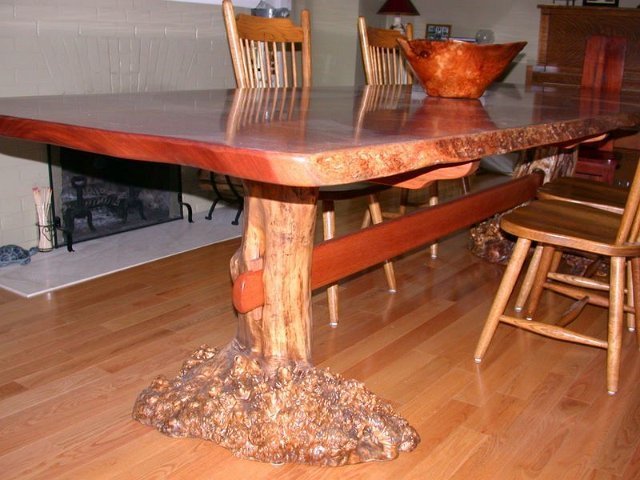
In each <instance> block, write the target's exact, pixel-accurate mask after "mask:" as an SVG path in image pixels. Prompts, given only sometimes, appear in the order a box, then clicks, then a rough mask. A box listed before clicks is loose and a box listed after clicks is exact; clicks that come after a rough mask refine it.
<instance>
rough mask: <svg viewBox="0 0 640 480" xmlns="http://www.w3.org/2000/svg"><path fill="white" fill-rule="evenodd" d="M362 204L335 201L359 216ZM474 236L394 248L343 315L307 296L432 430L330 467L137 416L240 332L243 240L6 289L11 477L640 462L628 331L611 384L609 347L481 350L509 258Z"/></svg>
mask: <svg viewBox="0 0 640 480" xmlns="http://www.w3.org/2000/svg"><path fill="white" fill-rule="evenodd" d="M391 200H392V199H391V198H387V201H391ZM340 208H342V207H341V206H340V205H339V206H338V209H340ZM361 208H362V207H361V205H359V204H351V205H349V206H348V209H349V210H348V212H347V214H345V213H343V214H342V215H340V210H339V211H338V214H339V216H340V217H341V218H343V219H345V218H346V219H347V220H346V222H347V223H351V224H352V225H356V224H357V223H358V221H359V219H360V213H361V211H362V210H361ZM339 228H341V229H343V231H344V229H345V228H346V226H345V225H341V226H339ZM467 241H468V238H467V235H466V234H465V233H461V234H457V235H455V236H452V237H450V238H448V239H446V240H444V241H443V242H442V243H441V250H440V251H441V253H440V258H439V259H437V260H431V259H430V258H429V256H428V254H427V252H426V251H425V250H423V251H419V252H416V253H414V254H412V255H407V256H405V257H403V258H402V259H400V260H398V261H397V262H396V263H395V265H396V272H397V277H398V285H399V290H398V293H396V294H395V295H392V294H389V293H387V292H386V291H385V280H384V275H383V273H382V271H381V269H374V270H372V271H370V272H368V273H366V274H363V275H359V276H356V277H354V278H352V279H349V280H348V281H346V282H344V283H343V285H342V288H341V291H340V295H341V300H342V304H341V323H340V325H339V327H338V328H336V329H331V328H329V326H328V324H327V308H326V304H325V298H324V295H322V292H318V293H317V294H316V295H315V296H314V305H313V307H314V323H315V324H314V342H313V349H314V351H313V355H314V359H315V362H316V363H317V364H319V365H321V366H323V367H327V368H330V369H331V370H333V371H336V372H340V373H342V374H343V375H345V376H347V377H353V378H356V379H359V380H362V381H364V382H365V383H366V384H367V386H368V387H369V388H370V389H371V390H373V391H375V392H376V393H378V394H379V395H380V396H382V397H384V398H386V399H388V400H389V401H390V402H391V403H392V404H393V405H394V406H395V407H396V408H397V409H398V411H399V412H400V413H401V414H403V415H404V416H405V417H406V418H407V419H408V420H409V421H410V423H411V424H412V425H413V426H414V427H415V428H416V429H417V430H418V432H419V434H420V436H421V437H422V442H421V443H420V445H419V446H418V448H417V449H416V450H415V451H413V452H411V453H408V454H402V455H401V456H400V457H399V458H398V459H396V460H394V461H391V462H387V463H376V464H366V465H355V466H348V467H342V468H337V469H329V468H316V467H305V466H292V465H287V466H281V467H276V466H271V465H265V464H259V463H256V462H251V461H246V460H240V459H237V458H234V457H233V456H231V455H230V454H229V453H228V452H227V451H226V450H224V449H222V448H220V447H218V446H216V445H214V444H212V443H209V442H205V441H200V440H195V439H172V438H169V437H166V436H164V435H162V434H160V433H158V432H156V431H155V430H152V429H150V428H148V427H145V426H143V425H140V424H138V423H136V422H134V421H133V420H131V408H132V406H133V402H134V400H135V398H136V396H137V394H138V393H139V392H140V391H141V390H142V389H143V388H145V387H146V386H147V385H148V384H149V383H150V381H151V380H152V379H153V378H154V377H155V376H156V375H157V374H160V373H164V374H167V375H169V376H173V375H175V374H176V373H177V371H178V369H179V367H180V364H181V362H182V361H183V360H184V359H185V358H186V357H187V356H188V355H189V354H190V352H191V351H193V350H194V349H195V348H196V347H198V346H199V345H201V344H205V343H206V344H209V345H222V344H223V343H225V342H226V341H227V340H228V339H229V338H230V337H231V336H232V335H234V333H235V319H234V314H233V311H232V308H231V305H230V300H229V293H230V290H229V276H228V260H229V257H230V256H231V254H232V253H233V252H234V250H235V249H236V248H237V246H238V244H239V242H238V241H236V240H234V241H228V242H225V243H222V244H218V245H214V246H210V247H206V248H202V249H199V250H196V251H193V252H191V253H186V254H183V255H179V256H175V257H171V258H167V259H164V260H160V261H157V262H155V263H152V264H148V265H144V266H141V267H138V268H135V269H131V270H127V271H123V272H120V273H117V274H114V275H111V276H108V277H104V278H101V279H98V280H94V281H91V282H88V283H84V284H81V285H78V286H75V287H71V288H68V289H65V290H62V291H59V292H55V293H52V294H49V295H46V296H41V297H37V298H34V299H30V300H25V299H21V298H19V297H17V296H14V295H12V294H9V293H6V292H2V291H0V478H2V479H4V480H10V479H21V480H23V479H30V478H39V479H48V480H50V479H57V478H69V479H81V480H93V479H102V478H108V479H112V478H117V479H146V478H158V479H160V478H175V479H189V480H192V479H213V478H224V479H251V480H258V479H265V478H269V479H270V478H283V479H324V478H336V479H338V478H339V479H349V478H366V479H386V478H389V479H394V480H398V479H406V478H420V479H431V480H439V479H464V480H468V479H474V480H478V479H492V480H495V479H511V478H514V479H515V478H517V479H524V478H539V479H554V480H557V479H618V478H620V479H622V478H624V479H638V478H640V355H639V353H638V350H637V348H636V346H635V344H634V342H633V336H632V335H631V334H630V333H628V332H627V333H626V334H625V342H624V351H623V363H622V365H623V368H622V372H621V384H620V391H619V393H618V395H616V396H615V397H610V396H608V395H607V394H606V389H605V374H604V364H605V352H604V351H602V350H598V349H593V348H589V347H581V346H577V345H570V344H566V343H561V342H557V341H553V340H548V339H544V338H542V337H538V336H535V335H533V334H530V333H525V332H520V331H515V330H514V329H513V328H511V327H508V326H500V327H499V330H498V333H497V337H496V338H495V339H494V342H493V343H492V345H491V346H490V349H489V351H488V354H487V356H486V357H485V360H484V362H483V363H482V364H481V365H476V364H475V363H474V361H473V358H472V354H473V350H474V346H475V343H476V341H477V339H478V335H479V331H480V328H481V326H482V324H483V321H484V318H485V315H486V313H487V311H488V308H489V304H490V301H491V299H492V297H493V294H494V292H495V290H496V288H497V282H498V281H499V278H500V276H501V274H502V271H503V267H500V266H496V265H491V264H487V263H485V262H483V261H481V260H479V259H477V258H475V257H473V256H472V255H471V254H470V253H469V252H468V251H467V249H466V245H467ZM78 248H81V246H80V245H79V246H78ZM557 298H558V297H553V298H552V297H546V298H545V300H544V302H545V303H544V305H543V309H544V311H546V312H554V311H556V312H557V311H561V310H562V309H563V308H564V307H565V306H566V302H565V301H558V300H557ZM577 323H578V325H579V326H580V328H583V329H584V330H586V331H588V332H590V333H591V334H600V335H602V334H604V331H605V314H604V311H602V310H598V309H595V308H592V307H588V309H587V311H586V312H585V313H584V315H583V317H581V318H580V319H579V320H578V322H577Z"/></svg>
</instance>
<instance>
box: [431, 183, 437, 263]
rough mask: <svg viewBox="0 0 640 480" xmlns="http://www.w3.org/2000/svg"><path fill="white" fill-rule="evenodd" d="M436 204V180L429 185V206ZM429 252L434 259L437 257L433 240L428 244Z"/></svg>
mask: <svg viewBox="0 0 640 480" xmlns="http://www.w3.org/2000/svg"><path fill="white" fill-rule="evenodd" d="M436 205H438V182H433V183H432V184H431V185H429V206H430V207H434V206H436ZM429 253H430V254H431V258H433V259H434V260H435V259H436V258H438V242H437V241H436V242H434V243H432V244H431V245H430V246H429Z"/></svg>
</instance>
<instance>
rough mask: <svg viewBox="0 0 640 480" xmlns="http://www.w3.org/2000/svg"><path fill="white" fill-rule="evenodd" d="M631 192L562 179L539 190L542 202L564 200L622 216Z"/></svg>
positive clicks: (600, 183) (609, 186)
mask: <svg viewBox="0 0 640 480" xmlns="http://www.w3.org/2000/svg"><path fill="white" fill-rule="evenodd" d="M628 195H629V191H628V190H627V189H624V188H619V187H612V186H611V185H607V184H604V183H602V182H596V181H593V180H585V179H582V178H575V177H561V178H558V179H556V180H553V181H551V182H548V183H545V184H544V185H542V186H541V187H540V188H539V189H538V198H540V199H541V200H563V201H565V202H572V203H578V204H581V205H587V206H590V207H596V208H599V209H601V210H607V211H609V212H613V213H618V214H622V211H623V210H624V205H625V203H626V201H627V196H628Z"/></svg>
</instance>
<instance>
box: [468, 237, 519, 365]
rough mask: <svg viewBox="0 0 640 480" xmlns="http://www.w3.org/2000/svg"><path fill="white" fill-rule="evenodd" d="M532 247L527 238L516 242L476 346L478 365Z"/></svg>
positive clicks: (475, 356) (475, 355)
mask: <svg viewBox="0 0 640 480" xmlns="http://www.w3.org/2000/svg"><path fill="white" fill-rule="evenodd" d="M530 245H531V240H527V239H526V238H519V239H518V241H517V242H516V246H515V247H514V249H513V253H512V254H511V259H510V260H509V264H508V265H507V269H506V270H505V272H504V276H503V277H502V281H501V282H500V286H499V287H498V292H497V293H496V296H495V298H494V300H493V304H492V305H491V309H490V310H489V315H488V316H487V320H486V321H485V323H484V328H483V329H482V333H481V334H480V340H478V345H477V346H476V351H475V354H474V358H475V361H476V363H480V362H481V361H482V357H484V354H485V353H486V351H487V348H488V347H489V343H490V342H491V339H492V338H493V335H494V334H495V332H496V329H497V328H498V323H500V316H501V315H503V314H504V311H505V309H506V308H507V303H508V302H509V297H511V292H513V288H514V287H515V284H516V281H517V280H518V275H520V270H522V265H523V264H524V261H525V259H526V258H527V253H528V252H529V246H530Z"/></svg>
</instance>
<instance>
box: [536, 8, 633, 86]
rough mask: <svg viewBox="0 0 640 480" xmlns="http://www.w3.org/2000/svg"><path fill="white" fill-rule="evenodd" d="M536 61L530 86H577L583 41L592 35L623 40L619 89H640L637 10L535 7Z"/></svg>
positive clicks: (584, 43) (580, 68)
mask: <svg viewBox="0 0 640 480" xmlns="http://www.w3.org/2000/svg"><path fill="white" fill-rule="evenodd" d="M539 8H540V31H539V44H538V58H537V64H536V66H535V67H532V68H530V69H529V72H528V73H529V77H530V81H531V82H532V83H536V84H542V83H553V84H564V85H580V83H581V79H582V65H583V63H584V55H585V47H586V44H587V39H588V38H589V37H590V36H592V35H608V36H612V35H614V36H620V37H624V38H626V39H627V42H628V48H627V53H626V55H625V71H624V78H623V82H622V89H623V90H633V91H638V90H640V33H639V32H640V11H638V10H637V9H634V8H600V7H595V8H590V7H585V8H573V7H564V6H559V5H539Z"/></svg>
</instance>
